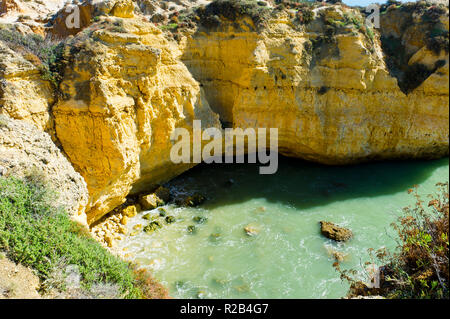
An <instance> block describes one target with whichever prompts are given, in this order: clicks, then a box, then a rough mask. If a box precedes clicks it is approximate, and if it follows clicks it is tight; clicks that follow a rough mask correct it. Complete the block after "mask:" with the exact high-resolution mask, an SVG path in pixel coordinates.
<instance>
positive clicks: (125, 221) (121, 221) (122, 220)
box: [120, 216, 128, 225]
mask: <svg viewBox="0 0 450 319" xmlns="http://www.w3.org/2000/svg"><path fill="white" fill-rule="evenodd" d="M120 223H121V224H122V225H126V224H128V217H127V216H123V217H122V219H121V220H120Z"/></svg>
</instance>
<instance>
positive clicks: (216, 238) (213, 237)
mask: <svg viewBox="0 0 450 319" xmlns="http://www.w3.org/2000/svg"><path fill="white" fill-rule="evenodd" d="M221 236H222V235H221V234H220V233H213V234H211V235H209V241H211V242H213V243H215V242H217V241H219V240H220V238H221Z"/></svg>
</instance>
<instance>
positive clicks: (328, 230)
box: [320, 221, 353, 241]
mask: <svg viewBox="0 0 450 319" xmlns="http://www.w3.org/2000/svg"><path fill="white" fill-rule="evenodd" d="M320 227H321V233H322V235H324V236H325V237H327V238H329V239H332V240H335V241H347V240H349V239H350V238H352V236H353V233H352V231H351V230H350V229H347V228H344V227H339V226H337V225H336V224H333V223H331V222H325V221H321V222H320Z"/></svg>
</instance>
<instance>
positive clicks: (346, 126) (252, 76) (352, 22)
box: [182, 5, 449, 164]
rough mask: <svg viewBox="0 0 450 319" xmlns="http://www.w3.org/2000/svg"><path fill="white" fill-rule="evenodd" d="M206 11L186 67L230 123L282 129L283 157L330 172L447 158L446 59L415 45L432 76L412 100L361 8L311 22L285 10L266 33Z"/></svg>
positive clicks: (188, 48) (332, 9) (324, 11)
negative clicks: (364, 164)
mask: <svg viewBox="0 0 450 319" xmlns="http://www.w3.org/2000/svg"><path fill="white" fill-rule="evenodd" d="M427 10H428V9H427ZM444 10H446V12H447V14H444V15H443V16H444V18H442V19H447V20H448V9H444ZM216 11H217V10H216ZM208 12H211V13H210V16H206V17H204V18H202V17H200V18H201V19H202V20H203V21H204V23H203V24H201V25H200V27H199V28H198V29H197V30H196V31H195V32H194V33H192V34H191V35H190V36H189V37H188V39H187V41H186V42H182V45H183V47H184V55H183V57H182V59H183V61H184V62H185V64H186V65H187V66H188V68H189V70H190V71H191V72H192V74H193V75H194V77H195V79H196V80H198V81H199V82H200V83H201V84H202V85H203V87H204V89H205V93H206V97H207V99H208V102H209V104H210V105H211V108H212V109H213V110H214V111H216V112H218V113H219V114H220V116H221V119H222V120H223V121H226V122H229V123H231V124H232V125H233V126H234V127H240V128H249V127H253V128H254V127H267V128H270V127H274V128H278V129H279V141H278V142H279V148H280V152H281V153H282V154H284V155H288V156H294V157H299V158H303V159H307V160H312V161H317V162H321V163H326V164H349V163H356V162H361V161H367V160H373V159H393V158H424V157H425V158H431V157H440V156H443V155H446V154H448V137H449V135H448V134H449V125H448V118H449V117H448V115H449V109H448V90H449V87H448V70H449V69H448V67H449V66H448V65H449V63H448V51H447V52H445V51H444V50H441V51H440V52H439V53H438V54H435V56H429V54H430V52H429V51H425V49H423V46H424V44H423V43H421V44H417V46H416V47H415V48H414V49H412V47H411V50H413V51H414V50H417V49H419V50H422V51H421V52H419V51H417V53H416V54H417V55H418V56H416V59H418V60H421V61H424V62H423V63H426V62H425V61H428V60H430V61H431V62H430V63H431V64H433V69H432V70H431V72H430V74H428V76H427V77H425V78H424V79H422V80H423V82H421V83H420V82H419V83H416V84H417V86H416V87H413V89H412V90H410V91H409V92H406V93H405V92H404V91H403V90H402V88H401V87H400V86H399V80H398V79H397V77H396V76H395V75H394V74H392V72H393V71H392V70H391V69H390V68H389V67H388V65H387V63H386V61H385V60H386V59H387V58H388V57H387V56H386V53H385V52H384V51H383V50H382V48H381V43H380V39H379V35H378V31H377V30H368V29H367V28H366V27H363V25H364V20H363V18H362V16H361V15H360V13H359V12H358V11H357V10H355V9H351V8H346V7H344V6H340V5H336V6H324V7H319V8H316V9H314V13H313V16H314V19H312V21H311V22H310V23H308V24H305V23H303V24H302V23H299V22H298V20H297V18H295V17H292V15H290V14H288V13H286V12H280V13H279V14H274V15H272V16H271V17H270V18H269V19H268V21H266V22H265V24H264V25H263V26H262V27H261V26H258V25H257V24H256V23H255V21H254V19H251V18H250V17H249V16H240V17H238V18H236V19H231V18H230V17H223V16H222V17H221V18H220V19H219V20H217V19H216V18H215V17H217V15H216V16H214V14H215V11H214V10H212V9H208V8H206V14H208ZM405 14H409V15H411V14H412V13H405ZM218 16H220V14H218ZM445 17H446V18H445ZM419 23H420V22H416V24H419ZM442 28H444V31H445V30H446V32H447V35H448V21H447V24H445V23H442ZM383 30H387V28H384V29H382V30H381V31H383ZM386 32H387V31H386ZM412 35H414V33H413V34H412ZM410 38H411V39H413V38H414V37H413V36H411V37H410ZM400 42H401V41H400ZM413 51H411V52H413ZM419 56H420V57H419ZM436 61H440V62H439V64H438V65H435V63H434V62H436ZM405 63H406V64H407V63H408V61H406V62H405ZM408 74H409V75H408V77H407V78H408V79H411V78H414V79H416V78H419V77H418V76H417V74H415V73H413V74H411V73H408Z"/></svg>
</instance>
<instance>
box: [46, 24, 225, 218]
mask: <svg viewBox="0 0 450 319" xmlns="http://www.w3.org/2000/svg"><path fill="white" fill-rule="evenodd" d="M114 23H116V24H117V25H115V24H114ZM108 25H109V26H108ZM99 26H102V27H101V28H100V27H99ZM99 26H97V27H96V26H94V27H93V29H90V30H89V31H90V32H92V33H91V34H90V35H89V36H86V35H85V34H81V35H80V36H79V37H76V38H75V39H74V42H73V44H72V45H73V47H74V49H73V50H74V52H73V57H72V59H73V61H72V63H70V65H69V66H68V67H67V70H66V72H65V77H64V81H63V82H62V84H61V90H62V93H63V95H64V99H63V100H61V101H60V102H59V103H58V104H57V105H56V106H55V107H54V109H53V114H54V117H55V128H56V133H57V137H58V139H59V141H60V142H61V145H62V147H63V148H64V151H65V152H66V154H67V155H68V157H69V159H70V161H71V162H72V164H73V165H74V167H75V168H76V169H77V171H78V172H80V174H81V175H82V176H83V177H84V178H85V180H86V183H87V184H88V189H89V194H90V202H89V205H88V208H87V210H88V211H89V213H88V222H91V223H92V222H93V221H95V220H96V219H98V218H100V217H101V216H103V215H104V214H106V213H108V212H109V211H111V210H112V209H113V208H115V207H116V206H118V205H120V204H122V203H123V202H124V200H125V197H126V196H127V195H128V194H129V193H130V192H131V191H132V189H133V188H134V189H133V192H138V191H140V190H149V189H151V187H152V185H156V184H157V183H160V182H165V181H167V180H168V179H171V178H173V177H175V176H177V175H179V174H180V173H182V172H183V171H184V170H186V169H188V168H190V167H192V165H190V164H189V165H175V164H173V163H172V162H171V160H170V150H171V146H172V142H171V141H170V136H171V134H172V132H173V131H174V129H175V128H177V127H184V128H187V129H188V130H192V121H193V120H194V119H200V120H202V122H203V125H205V126H206V127H211V126H214V127H220V122H219V117H218V115H216V114H215V113H213V112H212V111H211V110H210V108H209V105H208V102H207V101H206V99H205V98H204V94H203V93H202V91H201V88H200V86H199V84H198V83H197V82H196V81H195V80H194V79H193V78H192V76H191V74H190V73H189V71H188V70H187V68H186V66H185V65H184V64H183V63H182V62H181V61H180V59H179V55H180V52H179V50H178V48H177V46H176V45H174V44H173V43H170V42H168V41H167V40H166V39H165V38H164V37H163V35H162V33H161V31H160V30H159V29H157V28H156V27H155V26H153V25H152V24H149V23H144V22H143V21H141V20H134V19H121V18H106V19H105V20H103V22H100V23H99ZM95 29H98V30H95Z"/></svg>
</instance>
